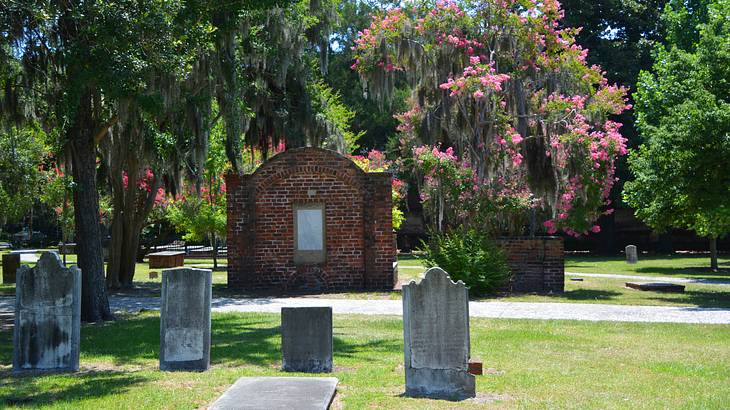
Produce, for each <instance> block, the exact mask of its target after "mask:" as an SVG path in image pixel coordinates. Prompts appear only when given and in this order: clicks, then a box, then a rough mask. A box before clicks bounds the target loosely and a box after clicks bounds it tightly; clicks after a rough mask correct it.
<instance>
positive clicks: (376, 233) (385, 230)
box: [365, 172, 398, 290]
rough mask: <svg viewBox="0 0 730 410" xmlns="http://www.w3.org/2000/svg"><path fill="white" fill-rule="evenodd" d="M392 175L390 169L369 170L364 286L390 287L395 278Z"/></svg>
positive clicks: (366, 203) (371, 287)
mask: <svg viewBox="0 0 730 410" xmlns="http://www.w3.org/2000/svg"><path fill="white" fill-rule="evenodd" d="M392 179H393V176H392V174H390V173H389V172H378V173H369V174H368V187H369V189H368V191H369V192H368V195H367V196H366V198H365V287H366V288H368V289H385V290H391V289H393V287H394V286H395V284H396V282H397V281H398V278H397V274H396V273H395V272H394V269H393V262H395V259H396V257H395V256H396V248H395V241H394V240H393V238H394V235H395V234H394V233H393V208H392V207H393V197H392V189H393V188H392Z"/></svg>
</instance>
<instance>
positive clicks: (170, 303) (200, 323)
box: [160, 268, 212, 370]
mask: <svg viewBox="0 0 730 410" xmlns="http://www.w3.org/2000/svg"><path fill="white" fill-rule="evenodd" d="M211 282H212V272H211V271H210V270H208V269H193V268H177V269H168V270H163V271H162V304H161V310H160V370H207V369H208V366H209V365H210V303H211V292H212V290H211Z"/></svg>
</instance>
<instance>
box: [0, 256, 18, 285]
mask: <svg viewBox="0 0 730 410" xmlns="http://www.w3.org/2000/svg"><path fill="white" fill-rule="evenodd" d="M18 268H20V254H18V253H6V254H4V255H3V283H5V284H10V283H15V274H16V272H17V271H18Z"/></svg>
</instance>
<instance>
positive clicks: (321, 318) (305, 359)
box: [281, 307, 332, 373]
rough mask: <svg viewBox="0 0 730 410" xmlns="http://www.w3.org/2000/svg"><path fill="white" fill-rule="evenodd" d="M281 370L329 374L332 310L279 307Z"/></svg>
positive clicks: (326, 308) (330, 364)
mask: <svg viewBox="0 0 730 410" xmlns="http://www.w3.org/2000/svg"><path fill="white" fill-rule="evenodd" d="M281 367H282V369H283V370H284V371H287V372H305V373H330V372H331V371H332V308H331V307H297V308H286V307H285V308H281Z"/></svg>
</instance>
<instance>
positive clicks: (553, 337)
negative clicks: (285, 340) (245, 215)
mask: <svg viewBox="0 0 730 410" xmlns="http://www.w3.org/2000/svg"><path fill="white" fill-rule="evenodd" d="M279 324H280V318H279V315H277V314H259V313H250V314H214V315H213V337H212V340H213V346H212V349H211V363H212V366H211V369H210V370H209V371H208V372H205V373H194V372H174V373H163V372H160V371H158V370H157V366H158V361H157V360H158V350H159V317H158V315H157V313H153V312H145V313H142V314H139V315H130V316H126V317H124V318H123V320H119V321H116V322H112V323H106V324H104V325H84V326H83V328H82V332H81V336H82V340H81V367H82V369H81V372H80V373H78V374H55V375H46V376H35V377H12V376H11V375H10V363H11V353H12V352H11V349H12V348H11V346H12V343H11V334H10V332H9V331H3V332H0V365H1V367H0V407H10V408H12V407H15V406H30V407H44V408H59V409H100V408H104V409H107V408H135V409H138V408H139V409H142V408H146V409H159V408H164V409H178V408H202V407H205V406H206V405H208V404H210V403H211V402H212V401H213V400H215V398H216V397H217V396H218V395H220V394H221V393H222V392H223V391H224V390H225V389H226V388H227V387H228V386H230V385H231V384H232V383H233V382H234V381H235V380H236V378H238V377H240V376H255V375H269V376H272V375H284V373H282V372H280V371H279V367H280V364H281V362H280V361H281V356H280V336H279ZM334 335H335V345H334V354H335V357H334V363H335V371H334V373H333V376H335V377H337V378H338V379H339V380H340V385H339V387H338V394H337V397H336V399H335V403H334V408H346V409H362V408H383V409H386V408H387V409H398V408H407V409H422V408H428V409H440V408H459V409H461V408H484V407H485V406H490V407H498V408H602V409H610V408H657V409H659V408H708V409H711V408H716V409H720V408H723V407H726V406H727V404H728V403H730V349H728V346H730V332H729V331H728V326H712V325H684V324H637V323H613V322H576V321H537V320H502V319H472V321H471V340H472V356H473V357H478V358H481V359H482V360H483V361H484V368H485V369H486V372H485V373H486V374H485V375H483V376H478V377H477V391H478V393H479V396H478V397H477V399H476V400H468V401H466V402H462V403H454V402H447V401H434V400H427V399H411V398H405V397H402V396H401V394H402V393H403V390H404V379H403V377H404V376H403V331H402V322H401V320H400V319H399V318H394V317H368V316H362V315H346V316H339V315H336V316H335V317H334Z"/></svg>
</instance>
